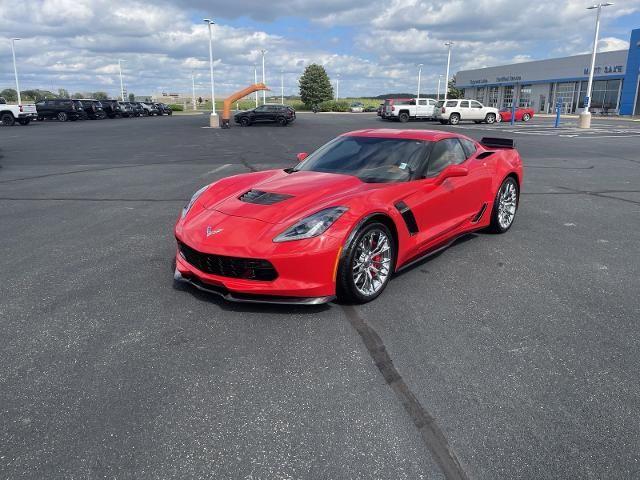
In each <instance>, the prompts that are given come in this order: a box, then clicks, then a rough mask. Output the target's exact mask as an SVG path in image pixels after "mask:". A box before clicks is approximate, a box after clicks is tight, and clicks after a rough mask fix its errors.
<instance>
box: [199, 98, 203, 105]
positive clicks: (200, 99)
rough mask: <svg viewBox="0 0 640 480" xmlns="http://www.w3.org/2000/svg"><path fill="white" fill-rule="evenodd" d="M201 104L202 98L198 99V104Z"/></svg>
mask: <svg viewBox="0 0 640 480" xmlns="http://www.w3.org/2000/svg"><path fill="white" fill-rule="evenodd" d="M202 102H203V100H202V97H198V103H199V104H200V105H202Z"/></svg>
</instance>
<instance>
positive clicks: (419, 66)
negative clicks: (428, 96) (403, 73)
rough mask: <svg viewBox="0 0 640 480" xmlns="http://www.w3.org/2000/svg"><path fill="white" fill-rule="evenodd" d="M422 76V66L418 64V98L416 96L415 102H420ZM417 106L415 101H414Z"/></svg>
mask: <svg viewBox="0 0 640 480" xmlns="http://www.w3.org/2000/svg"><path fill="white" fill-rule="evenodd" d="M421 75H422V64H421V63H419V64H418V96H417V100H420V77H421ZM416 104H417V101H416Z"/></svg>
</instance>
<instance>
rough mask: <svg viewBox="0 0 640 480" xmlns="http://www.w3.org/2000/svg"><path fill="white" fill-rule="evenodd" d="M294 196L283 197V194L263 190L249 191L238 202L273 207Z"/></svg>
mask: <svg viewBox="0 0 640 480" xmlns="http://www.w3.org/2000/svg"><path fill="white" fill-rule="evenodd" d="M288 198H293V195H283V194H281V193H270V192H263V191H261V190H249V191H248V192H247V193H243V194H242V195H240V196H239V197H238V200H240V201H242V202H247V203H255V204H257V205H273V204H275V203H280V202H282V201H284V200H287V199H288Z"/></svg>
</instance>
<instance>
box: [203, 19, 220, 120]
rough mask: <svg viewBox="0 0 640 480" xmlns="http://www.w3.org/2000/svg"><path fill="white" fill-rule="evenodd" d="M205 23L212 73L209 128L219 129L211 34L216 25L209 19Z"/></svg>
mask: <svg viewBox="0 0 640 480" xmlns="http://www.w3.org/2000/svg"><path fill="white" fill-rule="evenodd" d="M204 21H205V22H206V23H207V26H208V27H209V70H210V73H211V116H210V117H209V126H210V127H211V128H218V127H220V122H219V121H218V114H217V113H216V90H215V84H214V82H213V36H212V34H211V25H215V23H214V22H213V21H211V20H210V19H208V18H205V19H204Z"/></svg>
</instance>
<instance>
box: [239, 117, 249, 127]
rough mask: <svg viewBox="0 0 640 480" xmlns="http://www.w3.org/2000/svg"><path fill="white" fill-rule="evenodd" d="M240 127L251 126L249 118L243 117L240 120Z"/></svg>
mask: <svg viewBox="0 0 640 480" xmlns="http://www.w3.org/2000/svg"><path fill="white" fill-rule="evenodd" d="M240 125H242V126H243V127H248V126H249V125H251V122H250V121H249V119H248V118H247V117H242V118H241V119H240Z"/></svg>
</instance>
